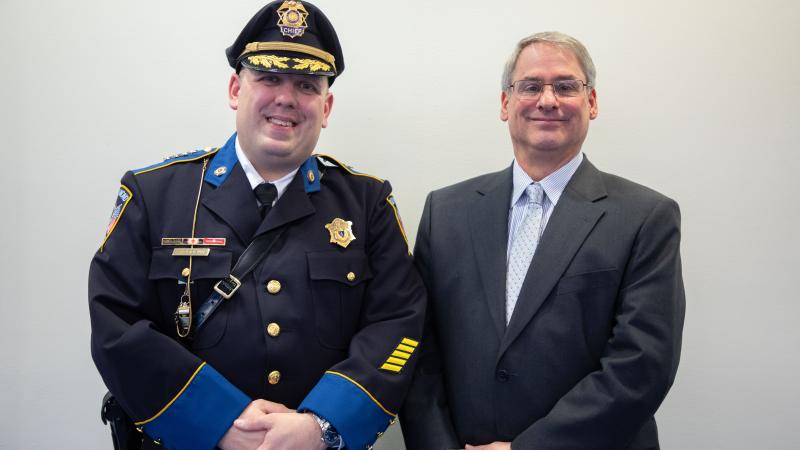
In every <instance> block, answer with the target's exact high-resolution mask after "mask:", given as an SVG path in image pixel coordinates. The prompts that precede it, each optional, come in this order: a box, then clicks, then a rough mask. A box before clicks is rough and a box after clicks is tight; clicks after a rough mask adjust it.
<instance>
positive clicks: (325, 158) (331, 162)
mask: <svg viewBox="0 0 800 450" xmlns="http://www.w3.org/2000/svg"><path fill="white" fill-rule="evenodd" d="M314 156H316V157H317V158H319V159H320V161H322V163H323V164H324V165H325V166H327V167H341V168H342V169H344V170H345V171H346V172H347V173H349V174H351V175H356V176H359V177H367V178H372V179H373V180H376V181H379V182H381V183H383V182H384V180H383V179H382V178H378V177H376V176H374V175H370V174H367V173H361V172H359V171H357V170H356V169H354V168H353V167H352V166H348V165H347V164H345V163H343V162H341V161H339V160H338V159H336V158H334V157H333V156H330V155H325V154H321V153H317V154H316V155H314Z"/></svg>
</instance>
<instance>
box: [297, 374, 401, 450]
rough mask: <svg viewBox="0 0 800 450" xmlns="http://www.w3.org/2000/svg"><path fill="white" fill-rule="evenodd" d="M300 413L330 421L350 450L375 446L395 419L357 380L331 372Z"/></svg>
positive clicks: (313, 392)
mask: <svg viewBox="0 0 800 450" xmlns="http://www.w3.org/2000/svg"><path fill="white" fill-rule="evenodd" d="M297 411H298V412H305V411H311V412H313V413H314V414H316V415H318V416H320V417H322V418H324V419H325V420H327V421H328V422H330V423H331V425H333V427H334V428H336V431H338V432H339V434H340V435H341V436H342V438H343V439H344V443H345V445H347V448H349V449H363V448H367V447H368V446H370V445H372V444H373V443H375V440H377V439H378V436H379V433H383V432H384V431H385V430H386V428H387V427H388V426H389V425H390V424H391V423H392V422H393V421H394V417H395V416H396V414H393V413H391V412H389V411H387V410H386V408H384V407H383V406H382V405H381V404H380V403H379V402H378V401H377V400H376V399H375V397H373V396H372V395H371V394H370V393H369V392H367V390H366V389H364V387H363V386H361V385H360V384H358V383H357V382H356V381H355V380H353V379H351V378H349V377H348V376H346V375H344V374H341V373H338V372H330V371H329V372H326V373H325V375H323V376H322V378H321V379H320V380H319V383H317V385H316V386H314V388H313V389H311V392H309V393H308V395H307V396H306V398H305V399H304V400H303V402H302V403H301V404H300V406H299V407H298V408H297Z"/></svg>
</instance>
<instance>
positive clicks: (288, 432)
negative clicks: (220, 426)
mask: <svg viewBox="0 0 800 450" xmlns="http://www.w3.org/2000/svg"><path fill="white" fill-rule="evenodd" d="M234 425H235V426H236V428H239V429H241V430H245V431H255V430H259V429H260V430H267V434H266V435H264V442H263V443H262V444H261V445H260V446H259V447H258V450H283V449H286V450H294V449H296V450H309V449H312V450H313V449H317V450H324V448H325V445H324V444H323V443H322V439H321V437H322V432H321V431H320V428H319V424H317V421H316V420H314V417H313V416H312V415H311V414H304V413H297V412H287V413H271V414H267V415H266V416H262V417H259V418H258V419H257V420H249V421H247V422H240V421H238V420H237V421H236V422H234Z"/></svg>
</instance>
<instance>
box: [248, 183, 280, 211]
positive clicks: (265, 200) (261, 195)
mask: <svg viewBox="0 0 800 450" xmlns="http://www.w3.org/2000/svg"><path fill="white" fill-rule="evenodd" d="M253 191H254V192H255V193H256V197H257V198H258V202H259V203H260V204H261V206H259V208H258V212H259V213H261V218H262V219H263V218H264V217H266V216H267V213H268V212H269V210H270V209H272V202H274V201H275V197H277V196H278V188H276V187H275V185H274V184H272V183H261V184H259V185H258V186H256V188H255V189H253Z"/></svg>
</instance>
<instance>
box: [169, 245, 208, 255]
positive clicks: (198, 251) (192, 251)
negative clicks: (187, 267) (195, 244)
mask: <svg viewBox="0 0 800 450" xmlns="http://www.w3.org/2000/svg"><path fill="white" fill-rule="evenodd" d="M209 253H211V249H210V248H186V247H180V248H176V249H174V250H172V256H208V254H209Z"/></svg>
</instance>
